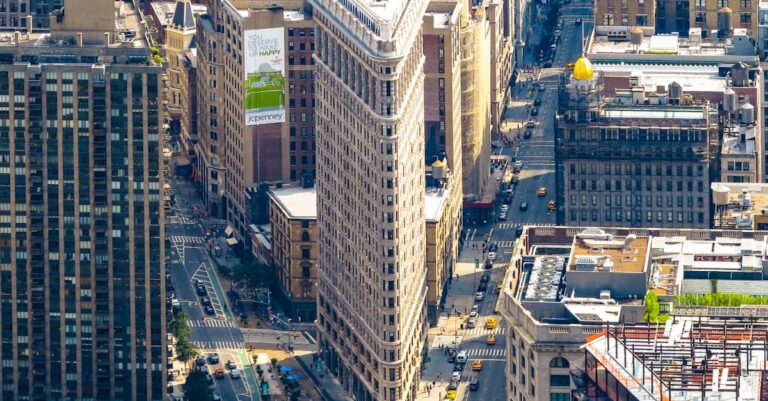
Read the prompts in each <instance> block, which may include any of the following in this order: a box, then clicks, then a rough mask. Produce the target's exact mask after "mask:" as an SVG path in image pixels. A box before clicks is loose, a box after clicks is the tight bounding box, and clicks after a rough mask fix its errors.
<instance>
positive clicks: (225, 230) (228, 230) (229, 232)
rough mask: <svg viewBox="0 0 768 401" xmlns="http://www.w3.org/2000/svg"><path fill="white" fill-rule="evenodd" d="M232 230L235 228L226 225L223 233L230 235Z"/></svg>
mask: <svg viewBox="0 0 768 401" xmlns="http://www.w3.org/2000/svg"><path fill="white" fill-rule="evenodd" d="M233 232H235V229H234V228H232V226H227V228H225V229H224V234H227V237H229V236H230V235H232V233H233Z"/></svg>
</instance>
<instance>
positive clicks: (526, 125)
mask: <svg viewBox="0 0 768 401" xmlns="http://www.w3.org/2000/svg"><path fill="white" fill-rule="evenodd" d="M535 126H536V121H533V119H529V120H528V122H526V123H525V128H533V127H535Z"/></svg>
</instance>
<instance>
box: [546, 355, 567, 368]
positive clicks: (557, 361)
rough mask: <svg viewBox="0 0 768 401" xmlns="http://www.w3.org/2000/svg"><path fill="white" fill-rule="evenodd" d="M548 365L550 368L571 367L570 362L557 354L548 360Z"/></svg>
mask: <svg viewBox="0 0 768 401" xmlns="http://www.w3.org/2000/svg"><path fill="white" fill-rule="evenodd" d="M549 367H550V368H569V367H571V364H570V362H568V360H567V359H565V358H563V357H562V356H558V357H556V358H554V359H552V360H551V361H549Z"/></svg>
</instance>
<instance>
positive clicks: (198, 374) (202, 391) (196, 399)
mask: <svg viewBox="0 0 768 401" xmlns="http://www.w3.org/2000/svg"><path fill="white" fill-rule="evenodd" d="M205 375H206V373H205V372H203V371H202V370H200V369H193V370H192V371H190V372H189V376H187V381H186V382H185V383H184V386H183V388H184V394H186V396H187V400H188V401H213V391H212V390H211V388H210V387H209V386H208V382H207V381H206V380H205Z"/></svg>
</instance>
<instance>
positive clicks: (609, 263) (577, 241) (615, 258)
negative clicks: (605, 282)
mask: <svg viewBox="0 0 768 401" xmlns="http://www.w3.org/2000/svg"><path fill="white" fill-rule="evenodd" d="M647 251H648V238H643V237H637V236H636V235H632V234H630V235H627V236H624V237H618V236H613V235H612V234H607V233H605V232H602V231H601V230H596V229H588V230H585V231H584V232H583V233H581V234H579V235H577V236H575V237H574V239H573V248H572V250H571V256H570V258H569V263H568V270H569V271H570V270H573V271H609V272H618V273H640V272H643V271H644V270H645V256H646V253H647Z"/></svg>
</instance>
